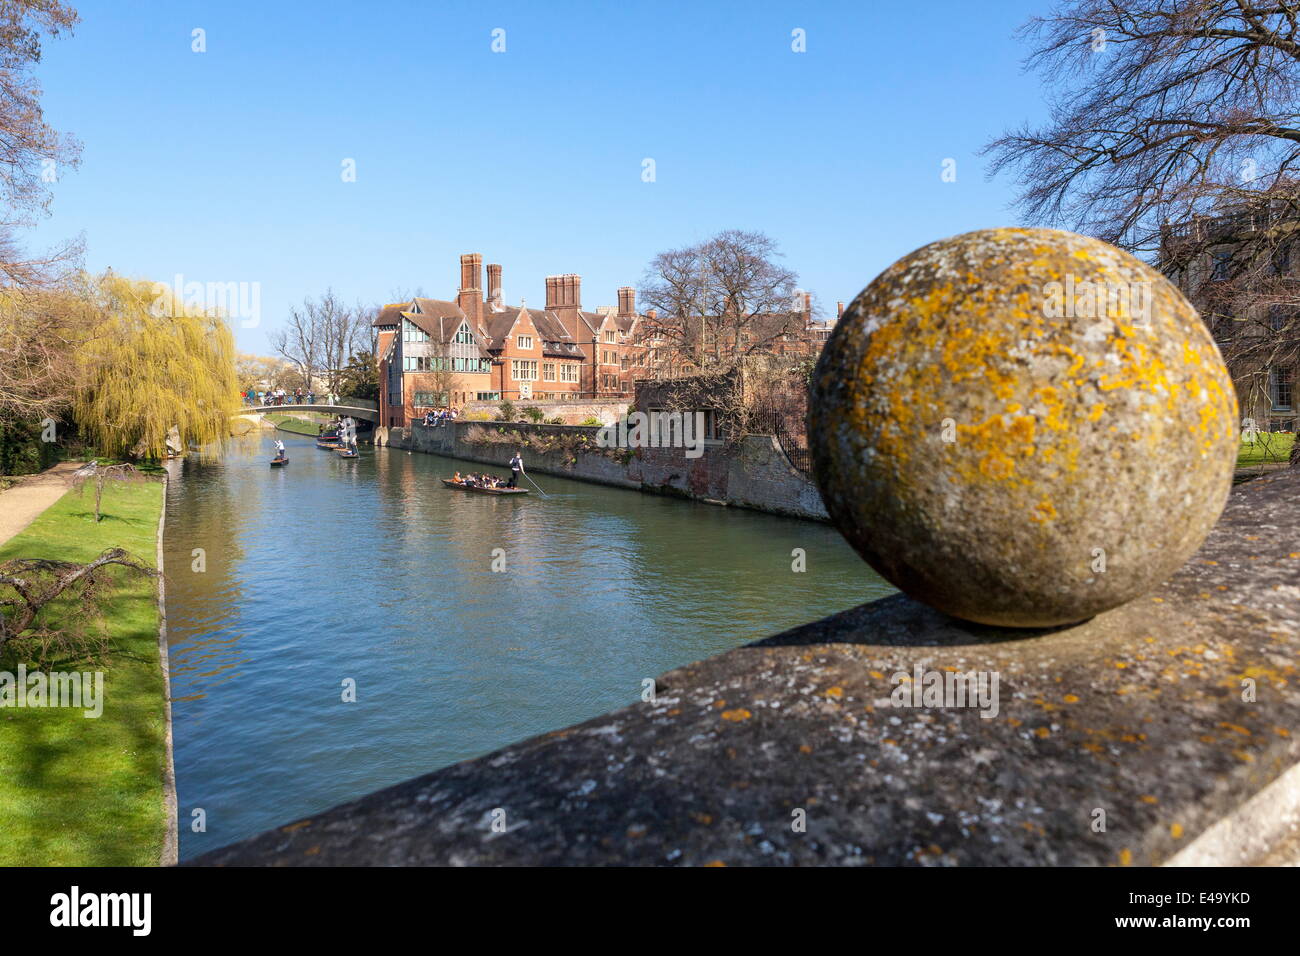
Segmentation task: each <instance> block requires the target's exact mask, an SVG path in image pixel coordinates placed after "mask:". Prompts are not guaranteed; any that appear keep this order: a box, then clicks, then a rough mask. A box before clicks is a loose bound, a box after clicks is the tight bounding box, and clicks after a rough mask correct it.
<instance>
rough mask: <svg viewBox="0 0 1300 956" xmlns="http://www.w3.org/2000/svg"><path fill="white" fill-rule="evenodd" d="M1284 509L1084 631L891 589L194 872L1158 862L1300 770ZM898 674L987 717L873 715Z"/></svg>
mask: <svg viewBox="0 0 1300 956" xmlns="http://www.w3.org/2000/svg"><path fill="white" fill-rule="evenodd" d="M1298 505H1300V472H1297V471H1294V470H1293V471H1290V472H1287V473H1278V474H1275V475H1270V476H1267V477H1263V478H1259V479H1256V480H1254V481H1252V482H1249V483H1247V484H1245V485H1243V486H1241V487H1240V488H1238V489H1237V490H1236V491H1234V492H1233V494H1232V496H1231V497H1230V499H1229V502H1228V506H1227V508H1226V510H1225V512H1224V514H1223V517H1222V519H1221V520H1220V522H1219V523H1218V525H1217V526H1216V527H1215V529H1214V530H1213V531H1212V532H1211V534H1210V537H1209V538H1208V539H1207V541H1206V543H1205V544H1204V545H1203V546H1202V548H1201V549H1200V551H1199V552H1197V554H1195V555H1194V556H1193V557H1192V558H1191V559H1190V560H1189V561H1188V563H1187V564H1185V565H1184V566H1183V567H1182V568H1181V569H1180V570H1179V571H1178V572H1177V573H1176V574H1174V575H1173V577H1171V578H1170V579H1169V580H1168V581H1166V582H1165V583H1164V584H1163V585H1162V586H1161V587H1160V588H1158V589H1157V590H1156V591H1155V592H1153V593H1151V594H1148V595H1146V596H1144V597H1142V598H1139V599H1137V600H1135V601H1132V602H1130V603H1129V604H1127V605H1125V606H1123V607H1120V608H1117V609H1115V610H1113V611H1109V612H1107V613H1105V614H1102V615H1099V616H1097V617H1096V618H1093V619H1092V620H1090V621H1087V622H1085V623H1083V624H1079V625H1074V626H1068V627H1063V628H1054V629H1047V630H1039V631H1009V630H1003V629H999V628H995V627H985V626H980V625H972V624H967V623H964V622H961V621H957V620H955V619H952V618H949V617H946V616H944V615H943V614H941V613H939V612H937V611H935V610H933V609H931V608H929V607H927V606H925V605H922V604H919V603H917V602H914V601H912V600H910V599H909V598H907V597H905V596H902V595H897V596H894V597H891V598H886V599H884V600H881V601H877V602H873V603H871V604H865V605H862V606H861V607H857V608H854V609H852V610H850V611H845V612H843V613H841V614H837V615H834V616H832V617H829V618H826V619H824V620H821V621H817V622H815V623H811V624H808V625H805V626H803V627H799V628H795V629H793V630H790V631H786V632H784V633H782V634H778V635H776V636H774V637H771V638H768V639H766V640H763V641H759V642H757V643H755V644H751V645H748V646H745V647H742V648H738V649H736V650H734V651H730V652H728V653H725V654H721V655H719V656H717V657H713V658H710V659H708V660H705V661H701V662H698V663H695V664H691V665H689V666H686V667H683V668H680V669H678V670H674V671H671V672H669V673H667V674H665V675H663V676H662V677H661V678H660V679H659V681H658V683H657V691H658V693H657V697H656V699H655V700H654V701H653V702H647V703H637V704H634V705H632V706H629V707H626V708H623V709H621V710H618V711H614V712H612V713H610V714H607V715H605V716H602V717H598V718H596V719H594V720H590V721H587V722H586V723H583V724H579V725H577V726H574V727H569V728H566V729H563V730H557V731H555V732H553V733H550V734H546V735H543V736H540V737H535V738H533V739H531V740H526V741H523V742H521V743H518V744H514V745H512V746H509V747H506V748H504V749H502V750H499V751H497V752H495V753H492V754H488V755H486V756H483V757H480V758H477V759H475V760H469V761H466V762H463V763H460V764H457V765H454V766H451V767H447V768H444V769H442V770H439V771H437V772H435V773H431V774H428V775H426V776H423V777H419V778H416V779H413V780H409V781H407V782H405V783H402V784H399V785H397V786H394V787H391V788H388V789H386V790H382V791H378V792H376V793H372V794H370V795H368V796H365V797H362V798H361V799H359V800H356V801H353V802H351V803H348V804H344V805H342V806H339V807H335V808H334V809H331V810H327V811H325V812H322V813H320V814H317V815H314V816H313V817H311V818H310V819H306V820H299V821H297V822H293V823H290V824H289V825H287V826H284V827H281V828H279V829H276V830H272V831H268V832H266V833H264V834H261V835H260V836H257V837H253V838H251V839H249V840H246V841H244V842H242V843H238V844H234V845H232V846H228V847H225V848H222V849H219V850H215V851H212V852H210V853H207V854H205V855H203V856H201V857H198V858H197V859H196V860H194V861H191V862H192V863H194V864H198V865H214V864H215V865H349V864H365V865H384V864H467V865H499V864H524V865H527V864H540V865H551V864H596V865H600V864H615V865H617V864H665V865H692V864H693V865H705V864H714V865H717V864H726V865H744V864H850V865H862V864H883V865H899V864H922V865H962V864H965V865H970V864H974V865H1019V864H1025V865H1043V864H1047V865H1128V864H1133V865H1147V864H1159V863H1163V862H1166V861H1169V860H1170V859H1171V858H1173V857H1174V856H1175V854H1177V853H1178V852H1179V851H1180V850H1182V849H1184V848H1185V847H1187V846H1188V845H1189V844H1190V843H1191V842H1192V841H1193V840H1194V839H1195V838H1196V837H1197V836H1199V835H1200V834H1202V833H1204V832H1205V831H1206V830H1207V829H1209V828H1210V827H1212V826H1213V825H1214V824H1215V823H1216V821H1218V820H1220V819H1221V818H1223V817H1225V816H1226V815H1228V814H1230V813H1232V812H1233V811H1234V810H1236V808H1238V807H1239V806H1241V805H1242V804H1243V803H1245V802H1246V801H1248V800H1250V799H1251V798H1252V797H1254V796H1255V795H1256V794H1257V793H1259V792H1260V791H1262V790H1264V788H1266V787H1268V786H1269V784H1271V783H1272V782H1273V781H1275V780H1277V779H1279V778H1282V777H1283V775H1284V774H1286V773H1287V771H1288V770H1289V769H1290V768H1292V766H1293V765H1295V764H1296V763H1297V760H1298V759H1300V679H1298V677H1300V675H1297V662H1298V661H1300V507H1298ZM1168 517H1169V520H1170V521H1177V520H1178V515H1176V514H1171V515H1169V516H1168ZM918 665H919V666H921V667H923V668H925V669H926V670H928V671H932V672H939V673H952V672H954V671H956V672H963V673H964V672H969V671H982V672H989V673H990V674H996V675H997V677H998V681H999V685H998V686H999V706H998V712H997V714H996V716H994V717H991V718H985V717H982V716H981V715H980V712H979V711H978V710H976V709H974V708H969V707H966V708H957V707H951V708H946V709H944V708H928V709H927V708H911V707H909V708H896V707H890V706H882V705H883V704H885V702H887V701H888V699H889V698H890V696H891V693H893V691H894V689H895V684H894V682H893V681H892V680H891V677H892V675H894V674H896V673H899V672H906V673H909V674H910V673H913V668H914V667H916V666H918ZM949 669H951V670H949ZM1243 682H1246V683H1245V684H1244V683H1243ZM1251 682H1253V685H1254V693H1255V700H1254V701H1253V702H1247V701H1244V700H1243V686H1246V685H1248V684H1249V683H1251ZM1292 779H1294V775H1292ZM498 809H499V810H502V811H504V816H501V815H500V814H496V815H495V819H498V820H501V821H502V823H503V824H504V832H497V830H496V829H494V827H493V821H494V811H497V810H498ZM801 812H802V815H803V816H804V817H805V819H806V829H805V830H804V832H797V831H796V827H795V825H794V824H796V823H797V820H798V818H799V817H800V815H801ZM1103 814H1104V826H1105V829H1104V831H1102V830H1099V829H1097V826H1098V824H1099V823H1100V822H1102V820H1103Z"/></svg>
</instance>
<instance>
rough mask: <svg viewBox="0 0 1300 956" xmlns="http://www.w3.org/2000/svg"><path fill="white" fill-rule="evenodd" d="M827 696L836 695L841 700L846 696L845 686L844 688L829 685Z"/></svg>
mask: <svg viewBox="0 0 1300 956" xmlns="http://www.w3.org/2000/svg"><path fill="white" fill-rule="evenodd" d="M826 696H827V697H834V698H835V699H836V700H839V699H840V698H841V697H843V696H844V688H843V687H827V688H826Z"/></svg>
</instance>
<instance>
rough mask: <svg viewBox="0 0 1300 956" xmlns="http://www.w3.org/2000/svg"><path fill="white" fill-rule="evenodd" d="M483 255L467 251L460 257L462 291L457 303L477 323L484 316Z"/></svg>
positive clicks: (458, 295)
mask: <svg viewBox="0 0 1300 956" xmlns="http://www.w3.org/2000/svg"><path fill="white" fill-rule="evenodd" d="M482 276H483V257H482V256H481V255H479V254H478V253H477V252H467V253H465V254H464V255H463V256H461V257H460V292H459V293H458V294H457V296H456V304H457V305H458V306H460V310H461V311H462V312H464V313H465V314H466V315H467V316H469V318H470V319H472V320H473V321H474V322H475V323H478V322H479V321H481V320H482V318H483V285H482Z"/></svg>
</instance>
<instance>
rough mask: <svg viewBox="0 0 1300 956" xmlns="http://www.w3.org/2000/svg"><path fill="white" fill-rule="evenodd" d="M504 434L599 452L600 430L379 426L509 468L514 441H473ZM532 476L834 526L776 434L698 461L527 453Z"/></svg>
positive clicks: (379, 431) (446, 452) (674, 453)
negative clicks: (476, 435) (581, 444)
mask: <svg viewBox="0 0 1300 956" xmlns="http://www.w3.org/2000/svg"><path fill="white" fill-rule="evenodd" d="M475 428H480V429H504V430H507V431H509V432H510V433H511V434H513V435H518V436H520V439H521V441H523V442H525V443H527V441H528V438H529V437H530V436H539V437H540V438H542V439H545V438H546V437H548V436H565V437H566V438H568V437H571V436H579V437H585V438H586V439H587V440H588V442H589V443H590V444H591V445H592V446H593V448H594V446H595V442H596V440H597V434H598V432H599V431H600V429H599V428H596V427H587V426H580V425H535V424H529V423H523V422H520V423H494V422H465V421H458V422H452V423H449V424H444V425H434V426H425V425H415V426H412V427H410V428H376V429H375V439H374V440H375V445H376V447H379V446H386V447H388V448H392V449H399V450H403V451H418V452H421V453H423V454H432V455H440V456H443V457H446V458H455V459H459V460H461V461H472V462H475V463H477V464H482V465H492V466H495V467H498V468H507V467H508V463H509V460H510V457H511V455H513V453H514V449H515V447H517V446H516V445H515V444H513V443H489V444H481V443H474V442H471V441H468V440H467V433H469V432H470V431H471V430H472V429H475ZM525 467H526V469H527V470H528V471H530V472H535V473H537V474H543V475H554V476H555V477H557V478H569V479H572V480H574V481H584V482H587V483H589V484H597V485H608V486H610V487H615V488H626V489H629V490H632V491H641V492H645V493H648V494H656V495H664V496H668V497H674V498H685V499H688V500H691V501H698V502H700V503H701V504H709V505H715V506H728V507H737V508H745V509H747V510H750V511H759V512H763V513H764V514H773V515H778V516H780V517H783V518H798V519H801V520H805V521H820V522H823V523H826V522H828V521H829V520H830V519H829V516H828V514H827V513H826V507H825V505H823V504H822V500H821V493H820V492H819V491H818V490H817V486H816V485H815V484H813V482H812V480H811V479H810V478H808V477H807V476H805V475H803V474H802V473H800V472H799V471H798V470H797V469H796V468H795V467H794V465H793V464H791V462H790V460H789V458H787V457H786V454H785V452H784V451H782V450H781V447H780V445H779V444H778V443H777V440H776V439H775V438H774V437H772V436H771V435H745V436H743V437H742V438H741V439H740V440H739V441H737V442H735V443H734V444H731V445H722V444H720V443H706V444H705V446H704V448H703V449H702V454H700V455H699V456H698V457H695V458H690V457H688V456H687V454H686V449H684V448H637V449H634V450H633V449H625V450H623V453H622V455H620V456H614V457H611V456H609V455H608V454H606V453H604V452H603V451H597V450H591V451H585V450H576V451H575V450H573V449H563V450H557V451H553V452H537V451H535V450H532V449H530V448H529V447H525Z"/></svg>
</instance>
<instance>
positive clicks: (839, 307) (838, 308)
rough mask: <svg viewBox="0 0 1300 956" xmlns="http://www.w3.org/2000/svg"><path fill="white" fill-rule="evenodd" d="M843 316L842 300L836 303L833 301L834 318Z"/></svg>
mask: <svg viewBox="0 0 1300 956" xmlns="http://www.w3.org/2000/svg"><path fill="white" fill-rule="evenodd" d="M843 317H844V303H843V302H836V303H835V318H837V319H840V318H843Z"/></svg>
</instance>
